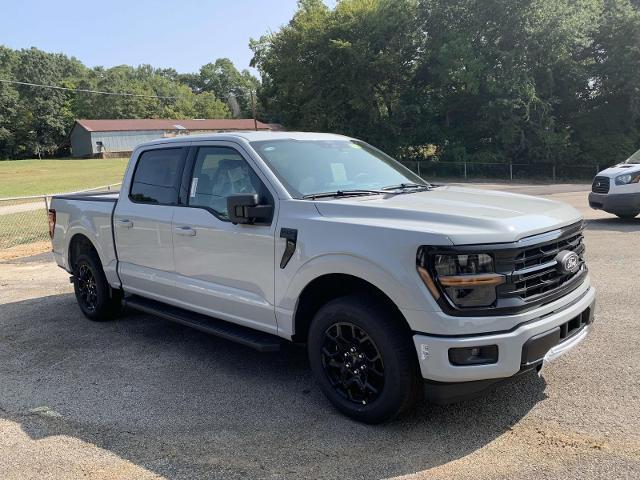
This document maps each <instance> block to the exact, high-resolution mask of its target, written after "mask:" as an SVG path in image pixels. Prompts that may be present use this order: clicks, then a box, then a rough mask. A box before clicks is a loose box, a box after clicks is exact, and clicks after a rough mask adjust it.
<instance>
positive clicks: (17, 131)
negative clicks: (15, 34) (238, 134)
mask: <svg viewBox="0 0 640 480" xmlns="http://www.w3.org/2000/svg"><path fill="white" fill-rule="evenodd" d="M209 65H223V66H224V68H223V69H222V70H221V71H213V72H210V74H209V75H208V77H207V78H208V83H211V84H215V85H223V88H224V89H226V91H225V90H223V89H222V88H218V89H216V88H209V85H208V84H207V85H204V82H203V85H204V88H203V87H201V86H200V84H194V83H192V82H190V81H189V79H190V76H189V74H186V75H185V74H179V73H178V72H176V71H175V70H173V69H156V68H153V67H151V66H149V65H141V66H139V67H130V66H126V65H121V66H117V67H113V68H104V67H95V68H87V67H86V66H84V65H83V64H82V63H81V62H79V61H78V60H77V59H75V58H69V57H67V56H65V55H61V54H51V53H46V52H43V51H41V50H38V49H36V48H31V49H27V50H11V49H9V48H6V47H2V46H0V79H5V80H14V81H19V82H27V83H36V84H42V85H56V86H61V87H66V88H70V89H83V90H93V91H104V92H113V93H132V94H137V95H146V96H147V97H144V96H140V97H135V96H120V95H98V94H90V93H78V92H70V91H65V90H55V89H44V88H36V87H31V86H26V85H18V84H10V83H1V82H0V158H19V157H27V156H34V155H36V156H38V155H52V154H56V153H59V152H61V153H64V147H65V146H66V144H67V143H68V142H67V138H68V137H67V136H68V133H69V130H70V128H71V126H72V125H73V121H74V119H76V118H92V119H95V118H175V119H183V118H228V117H230V116H231V115H232V112H231V111H230V109H229V107H228V96H229V95H228V93H229V92H233V93H235V94H236V95H237V96H241V95H244V97H247V91H248V90H247V91H245V90H243V88H245V86H246V85H249V84H251V85H252V86H253V88H254V89H255V88H256V85H257V79H255V78H254V77H251V75H250V74H249V72H242V73H240V72H238V71H237V70H236V69H235V67H234V66H233V64H232V63H231V61H230V60H228V59H218V60H216V61H215V62H214V63H212V64H209ZM205 67H207V65H205ZM205 67H203V69H205ZM234 72H235V73H236V74H237V75H234ZM201 73H202V70H201V72H200V73H198V74H195V75H193V74H192V75H193V76H194V77H197V78H200V77H201ZM247 88H248V87H247ZM154 96H155V97H172V98H152V97H154ZM240 101H241V102H243V103H242V105H243V106H244V110H242V111H241V113H246V111H247V105H249V101H248V100H247V99H246V98H242V99H241V100H239V102H240Z"/></svg>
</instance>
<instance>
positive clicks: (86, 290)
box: [78, 264, 98, 312]
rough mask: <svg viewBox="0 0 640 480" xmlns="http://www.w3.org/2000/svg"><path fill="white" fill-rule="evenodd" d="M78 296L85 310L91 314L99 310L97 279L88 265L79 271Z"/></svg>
mask: <svg viewBox="0 0 640 480" xmlns="http://www.w3.org/2000/svg"><path fill="white" fill-rule="evenodd" d="M78 294H79V296H80V299H79V300H80V301H81V302H82V304H83V306H84V308H85V309H86V310H87V311H89V312H95V311H96V309H97V308H98V290H97V285H96V277H95V276H94V274H93V272H92V271H91V268H89V266H88V265H87V264H83V265H81V266H80V268H79V269H78Z"/></svg>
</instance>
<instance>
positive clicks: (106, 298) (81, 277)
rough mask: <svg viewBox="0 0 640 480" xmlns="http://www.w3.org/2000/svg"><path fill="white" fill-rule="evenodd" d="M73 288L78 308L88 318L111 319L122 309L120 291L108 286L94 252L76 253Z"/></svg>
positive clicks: (94, 319)
mask: <svg viewBox="0 0 640 480" xmlns="http://www.w3.org/2000/svg"><path fill="white" fill-rule="evenodd" d="M73 289H74V292H75V294H76V300H77V301H78V305H79V306H80V310H82V313H83V314H84V316H85V317H87V318H88V319H89V320H93V321H96V322H103V321H106V320H111V319H113V318H115V317H117V316H118V314H119V313H120V312H121V310H122V293H121V292H120V291H119V290H113V289H112V288H111V287H110V286H109V283H108V282H107V278H106V277H105V275H104V271H103V270H102V263H101V262H100V258H98V255H97V254H96V253H95V252H92V251H90V252H85V253H81V254H80V255H78V259H77V261H76V264H75V266H74V269H73Z"/></svg>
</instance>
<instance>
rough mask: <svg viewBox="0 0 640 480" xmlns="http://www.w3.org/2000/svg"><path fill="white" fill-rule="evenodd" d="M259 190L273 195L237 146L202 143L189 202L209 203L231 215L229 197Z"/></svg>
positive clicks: (217, 211)
mask: <svg viewBox="0 0 640 480" xmlns="http://www.w3.org/2000/svg"><path fill="white" fill-rule="evenodd" d="M238 193H245V194H253V193H257V194H259V195H260V196H261V197H262V198H271V195H270V194H269V192H268V190H267V189H266V187H265V186H264V185H263V184H262V182H261V181H260V179H259V178H258V176H257V175H256V174H255V172H254V171H253V169H252V168H251V167H250V166H249V164H248V163H247V162H246V160H245V159H244V158H242V156H241V155H240V154H239V153H238V152H237V151H236V150H234V149H233V148H228V147H200V148H199V149H198V155H197V156H196V161H195V164H194V167H193V176H192V178H191V188H190V190H189V206H192V207H205V208H207V209H210V210H212V211H213V213H214V214H216V215H217V216H219V217H220V218H222V219H226V218H227V197H229V195H234V194H238Z"/></svg>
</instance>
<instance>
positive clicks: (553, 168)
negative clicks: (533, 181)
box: [551, 163, 556, 182]
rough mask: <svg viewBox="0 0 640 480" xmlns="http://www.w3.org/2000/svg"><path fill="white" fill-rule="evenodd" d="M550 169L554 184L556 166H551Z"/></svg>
mask: <svg viewBox="0 0 640 480" xmlns="http://www.w3.org/2000/svg"><path fill="white" fill-rule="evenodd" d="M551 169H552V172H553V173H552V178H553V181H554V182H555V181H556V164H555V163H554V164H553V166H552V167H551Z"/></svg>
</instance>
